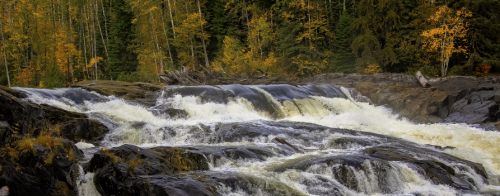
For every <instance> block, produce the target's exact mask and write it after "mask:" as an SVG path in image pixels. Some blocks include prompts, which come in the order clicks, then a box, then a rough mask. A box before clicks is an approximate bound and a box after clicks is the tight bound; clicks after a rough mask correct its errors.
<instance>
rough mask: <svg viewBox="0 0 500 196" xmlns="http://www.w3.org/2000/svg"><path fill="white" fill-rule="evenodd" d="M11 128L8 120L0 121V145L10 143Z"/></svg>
mask: <svg viewBox="0 0 500 196" xmlns="http://www.w3.org/2000/svg"><path fill="white" fill-rule="evenodd" d="M11 135H12V128H10V125H9V123H8V122H5V121H0V146H4V144H8V143H10V139H11Z"/></svg>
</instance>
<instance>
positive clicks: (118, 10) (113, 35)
mask: <svg viewBox="0 0 500 196" xmlns="http://www.w3.org/2000/svg"><path fill="white" fill-rule="evenodd" d="M112 12H113V15H114V18H113V20H112V22H111V25H110V27H109V29H110V32H109V36H110V40H109V58H110V59H109V63H108V69H109V74H110V76H111V77H112V78H118V75H119V74H120V73H125V74H129V73H131V72H134V71H135V70H136V68H137V64H138V63H137V54H136V53H135V52H134V51H133V50H132V49H131V48H130V46H131V45H133V44H134V43H133V40H134V39H135V36H134V35H135V34H134V29H135V28H134V25H133V24H132V20H133V19H134V14H133V13H132V8H131V7H130V4H128V3H126V2H125V1H124V0H117V1H115V2H114V3H113V7H112Z"/></svg>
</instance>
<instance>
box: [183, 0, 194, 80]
mask: <svg viewBox="0 0 500 196" xmlns="http://www.w3.org/2000/svg"><path fill="white" fill-rule="evenodd" d="M184 5H185V6H186V13H187V15H186V16H187V17H189V10H188V5H187V2H186V1H184ZM188 33H189V41H191V56H192V58H193V59H192V61H193V71H194V70H195V64H196V61H195V58H194V45H193V36H192V35H191V29H189V31H188Z"/></svg>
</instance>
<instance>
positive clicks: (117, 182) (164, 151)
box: [86, 145, 209, 195]
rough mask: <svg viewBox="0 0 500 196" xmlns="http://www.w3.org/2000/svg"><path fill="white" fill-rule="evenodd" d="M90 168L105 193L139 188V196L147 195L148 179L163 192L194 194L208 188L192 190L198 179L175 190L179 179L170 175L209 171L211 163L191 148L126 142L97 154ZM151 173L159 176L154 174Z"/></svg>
mask: <svg viewBox="0 0 500 196" xmlns="http://www.w3.org/2000/svg"><path fill="white" fill-rule="evenodd" d="M86 170H87V171H93V172H95V173H96V175H95V177H94V180H95V182H96V187H97V190H98V191H99V192H100V193H102V194H103V195H137V194H138V192H137V191H139V192H141V194H139V195H143V194H146V195H147V194H150V193H149V192H147V189H142V188H145V187H144V186H145V184H144V183H145V182H152V181H155V183H154V184H152V185H148V187H149V188H151V189H152V190H156V191H159V192H158V193H160V192H161V191H169V192H168V195H170V194H173V195H176V194H180V193H182V192H183V191H184V192H185V193H189V192H190V191H195V192H193V193H197V194H198V193H199V194H201V193H204V191H201V192H196V190H195V189H193V190H191V189H192V188H193V187H198V185H199V184H197V182H193V183H194V184H193V183H191V182H190V183H191V185H189V186H184V187H183V188H180V187H177V189H171V188H172V187H176V185H178V184H176V183H174V181H175V180H173V178H172V177H170V176H174V175H177V174H178V173H179V172H188V171H195V170H208V163H207V160H206V158H205V156H204V155H203V154H201V153H197V152H194V151H191V150H189V148H186V149H185V148H175V147H154V148H150V149H143V148H139V147H137V146H133V145H122V146H120V147H115V148H112V149H109V150H102V151H99V152H97V153H96V154H94V157H93V158H92V160H91V161H90V162H89V164H88V165H87V168H86ZM145 175H149V176H145ZM151 175H157V176H156V177H151ZM141 176H143V177H141ZM162 179H163V180H162ZM186 180H188V181H189V179H186ZM186 182H187V181H186ZM172 183H173V184H172ZM188 184H189V183H188ZM169 187H170V188H169ZM184 189H185V190H184ZM200 190H202V189H200ZM205 192H207V193H209V191H205ZM180 195H182V194H180ZM202 195H203V194H202Z"/></svg>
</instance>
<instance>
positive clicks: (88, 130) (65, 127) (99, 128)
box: [59, 118, 109, 142]
mask: <svg viewBox="0 0 500 196" xmlns="http://www.w3.org/2000/svg"><path fill="white" fill-rule="evenodd" d="M59 128H60V129H61V134H62V135H63V137H65V138H68V139H71V140H73V141H81V140H84V141H90V142H96V141H100V140H102V139H103V138H104V135H105V134H106V133H108V132H109V129H108V128H107V127H106V126H104V125H103V124H102V123H100V122H99V121H96V120H90V119H84V118H80V119H75V120H71V121H69V122H65V123H62V124H61V125H60V127H59Z"/></svg>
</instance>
